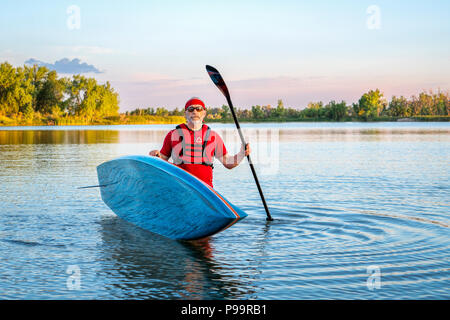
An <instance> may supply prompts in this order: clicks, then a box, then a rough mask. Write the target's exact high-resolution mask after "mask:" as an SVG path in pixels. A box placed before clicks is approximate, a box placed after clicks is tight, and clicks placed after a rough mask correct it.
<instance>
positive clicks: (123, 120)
mask: <svg viewBox="0 0 450 320" xmlns="http://www.w3.org/2000/svg"><path fill="white" fill-rule="evenodd" d="M436 121H438V122H448V121H450V116H415V117H409V118H404V117H377V118H372V119H367V120H363V119H359V118H350V117H348V118H344V119H342V120H341V121H331V120H327V119H318V118H300V119H299V118H272V117H270V118H265V119H251V118H244V119H239V122H242V123H246V122H248V123H265V122H436ZM184 122H185V118H184V117H183V116H172V115H170V116H157V115H139V116H138V115H126V114H121V115H119V116H114V117H104V118H92V119H89V118H83V117H76V116H62V117H55V116H39V117H33V118H31V119H30V118H24V117H16V118H9V117H5V116H0V127H2V126H3V127H7V126H65V125H136V124H177V123H184ZM206 122H208V123H233V122H234V121H233V119H230V118H227V119H223V118H222V119H212V118H209V119H207V120H206Z"/></svg>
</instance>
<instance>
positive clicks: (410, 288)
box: [0, 123, 450, 299]
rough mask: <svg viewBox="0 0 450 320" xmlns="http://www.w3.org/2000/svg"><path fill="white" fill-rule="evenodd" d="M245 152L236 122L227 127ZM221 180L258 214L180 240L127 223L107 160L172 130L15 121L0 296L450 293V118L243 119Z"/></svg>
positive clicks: (2, 221) (233, 197)
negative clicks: (103, 177) (233, 159)
mask: <svg viewBox="0 0 450 320" xmlns="http://www.w3.org/2000/svg"><path fill="white" fill-rule="evenodd" d="M211 127H212V128H213V129H215V130H216V131H218V132H219V134H221V135H222V137H223V138H224V140H225V144H226V146H227V148H228V150H229V152H231V153H235V152H237V151H239V148H240V143H239V140H238V135H237V133H236V132H235V130H234V129H233V128H234V126H233V125H228V124H227V125H225V124H212V125H211ZM242 127H243V128H244V132H245V135H246V136H247V137H248V139H249V141H250V144H251V147H252V158H253V162H254V164H255V167H256V170H257V172H258V178H259V180H260V182H261V186H262V189H263V191H264V194H265V197H266V200H267V203H268V205H269V208H270V211H271V214H272V216H273V218H274V219H275V220H274V221H272V222H270V223H268V222H266V221H265V211H264V208H263V206H262V203H261V200H260V197H259V193H258V190H257V188H256V186H255V183H254V180H253V176H252V175H251V171H250V169H249V166H248V164H247V163H246V162H247V160H246V159H245V160H244V161H243V162H242V163H241V165H240V166H239V167H237V168H235V169H233V170H227V169H225V168H224V167H222V166H221V165H220V164H219V163H217V164H216V167H215V169H214V186H215V188H216V189H217V190H218V191H219V192H220V193H222V194H223V195H224V196H225V197H226V198H227V199H228V200H230V201H231V202H233V203H234V204H235V205H237V206H239V207H240V208H241V209H243V210H244V211H246V212H247V213H248V217H247V218H245V219H244V220H242V221H240V222H238V223H237V224H235V225H233V226H232V227H231V228H229V229H227V230H225V231H223V232H221V233H219V234H216V235H214V236H212V237H211V238H210V239H208V240H207V241H200V242H192V243H185V242H177V241H172V240H169V239H166V238H163V237H161V236H158V235H155V234H152V233H150V232H148V231H145V230H142V229H139V228H137V227H135V226H133V225H131V224H129V223H127V222H125V221H123V220H121V219H120V218H118V217H117V216H116V215H115V214H114V213H113V212H112V211H111V210H110V209H109V208H108V207H107V206H106V205H105V204H104V203H103V201H102V200H101V197H100V193H99V189H98V188H92V189H78V187H82V186H91V185H96V184H97V183H98V181H97V173H96V166H97V165H99V164H101V163H102V162H104V161H108V160H111V159H113V158H116V157H119V156H123V155H129V154H147V153H148V151H149V150H151V149H155V148H160V147H161V144H162V140H163V139H164V136H165V134H166V133H167V132H168V130H170V129H172V128H173V126H172V125H154V126H82V127H78V126H74V127H71V126H67V127H7V128H0V165H1V170H0V299H449V298H450V232H449V231H450V229H449V228H450V124H449V123H281V124H272V123H270V124H268V123H266V124H242Z"/></svg>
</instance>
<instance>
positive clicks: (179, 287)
mask: <svg viewBox="0 0 450 320" xmlns="http://www.w3.org/2000/svg"><path fill="white" fill-rule="evenodd" d="M99 223H100V226H101V239H102V244H101V250H102V256H103V257H102V263H103V266H102V269H101V271H100V274H99V275H98V276H101V277H104V278H105V279H109V280H107V281H110V283H107V285H106V288H107V289H108V291H110V293H111V295H112V296H115V297H117V298H130V299H142V298H146V299H236V298H237V297H236V295H235V294H234V289H233V288H239V287H242V286H243V285H242V284H241V283H239V282H238V281H236V280H235V279H233V280H231V279H227V278H226V277H222V276H221V273H220V269H221V268H220V266H219V264H218V263H217V262H216V261H215V259H214V247H213V245H212V244H211V240H209V239H208V240H203V241H196V242H178V241H173V240H170V239H167V238H165V237H162V236H159V235H157V234H153V233H150V232H148V231H145V230H142V229H140V228H137V227H135V226H134V225H132V224H130V223H128V222H126V221H124V220H122V219H120V218H118V217H105V218H104V219H102V220H101V221H100V222H99ZM124 295H125V296H124Z"/></svg>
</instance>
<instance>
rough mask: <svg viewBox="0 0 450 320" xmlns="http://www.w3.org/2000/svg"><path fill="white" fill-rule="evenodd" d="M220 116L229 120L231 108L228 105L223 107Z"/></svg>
mask: <svg viewBox="0 0 450 320" xmlns="http://www.w3.org/2000/svg"><path fill="white" fill-rule="evenodd" d="M220 116H221V118H222V119H224V120H226V119H229V118H230V116H231V112H230V107H229V106H227V105H225V104H224V105H222V109H221V110H220Z"/></svg>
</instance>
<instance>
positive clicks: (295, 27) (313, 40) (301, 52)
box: [0, 0, 450, 112]
mask: <svg viewBox="0 0 450 320" xmlns="http://www.w3.org/2000/svg"><path fill="white" fill-rule="evenodd" d="M449 12H450V1H448V0H443V1H438V0H430V1H424V0H422V1H414V0H410V1H403V0H397V1H392V0H391V1H376V0H372V1H364V0H359V1H350V0H342V1H325V0H318V1H300V0H296V1H288V0H285V1H283V0H278V1H264V0H259V1H244V0H240V1H234V0H228V1H211V0H209V1H193V0H190V1H170V0H166V1H148V0H147V1H144V0H127V1H114V0H107V1H103V0H95V1H76V0H71V1H65V0H58V1H56V0H55V1H50V0H41V1H39V2H36V1H25V0H14V1H13V0H11V1H7V0H0V36H1V38H0V39H1V40H0V63H1V62H4V61H7V62H9V63H11V64H12V65H14V66H23V65H24V64H25V63H28V64H30V63H38V64H41V65H46V66H47V67H50V68H54V69H55V70H57V71H58V73H59V74H60V75H61V76H68V75H70V74H75V73H81V74H84V75H85V76H87V77H94V78H96V79H97V80H98V81H99V82H100V83H105V82H106V81H109V82H110V83H111V85H112V86H113V87H114V89H115V90H116V91H117V92H118V93H119V96H120V110H121V111H122V112H124V111H127V110H133V109H136V108H148V107H154V108H155V107H166V108H168V109H173V108H175V107H178V108H182V107H183V106H184V103H185V102H186V101H187V100H188V99H189V98H190V97H192V96H196V97H200V98H202V99H203V100H204V101H205V103H206V105H207V106H211V107H219V106H221V105H222V104H226V100H225V98H224V97H223V95H222V94H221V93H220V91H219V90H218V89H217V88H216V87H215V86H214V84H213V83H212V82H211V80H210V79H209V77H208V74H207V73H206V71H205V65H206V64H209V65H212V66H214V67H216V68H217V69H218V70H219V71H220V73H221V74H222V76H223V77H224V79H225V81H226V83H227V85H228V87H229V89H230V93H231V98H232V101H233V104H234V106H235V107H239V108H248V107H251V106H253V105H268V104H270V105H272V106H276V104H277V101H278V99H282V100H283V102H284V105H285V107H293V108H303V107H305V106H306V105H307V104H308V102H312V101H323V102H325V103H328V102H329V101H331V100H335V101H341V100H345V101H346V102H347V103H348V104H351V103H353V102H357V101H358V99H359V98H360V97H361V95H362V94H363V93H365V92H367V91H369V90H372V89H377V88H378V89H380V90H381V91H382V92H383V93H384V96H385V97H386V98H387V99H390V98H391V97H392V96H393V95H396V96H400V95H404V96H406V97H410V96H412V95H418V94H419V93H420V92H421V91H423V90H433V91H437V90H442V91H448V90H449V89H450V76H449V75H450V41H449V40H450V22H449V21H450V19H449V17H448V16H449Z"/></svg>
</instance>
